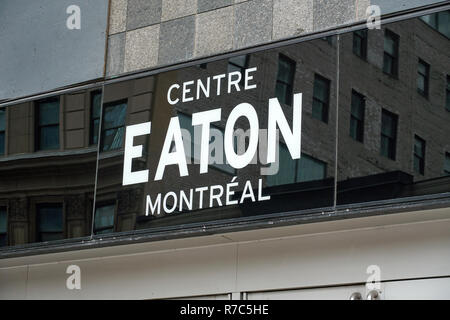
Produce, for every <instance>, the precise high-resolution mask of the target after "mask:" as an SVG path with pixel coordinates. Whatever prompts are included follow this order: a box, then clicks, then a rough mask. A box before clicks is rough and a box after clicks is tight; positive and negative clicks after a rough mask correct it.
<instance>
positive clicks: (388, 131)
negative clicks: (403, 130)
mask: <svg viewBox="0 0 450 320" xmlns="http://www.w3.org/2000/svg"><path fill="white" fill-rule="evenodd" d="M397 123H398V116H397V115H396V114H393V113H391V112H389V111H387V110H384V109H383V111H382V114H381V149H380V153H381V155H382V156H385V157H387V158H389V159H392V160H395V153H396V148H397Z"/></svg>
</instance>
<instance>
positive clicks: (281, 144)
mask: <svg viewBox="0 0 450 320" xmlns="http://www.w3.org/2000/svg"><path fill="white" fill-rule="evenodd" d="M278 146H279V150H278V161H280V156H279V155H280V149H281V147H283V148H285V149H286V150H287V152H289V149H288V147H287V145H286V144H285V143H284V142H282V141H279V145H278ZM305 157H306V158H309V159H312V160H313V161H315V162H320V163H321V164H324V165H325V168H324V178H323V179H326V178H327V174H328V163H327V162H326V161H323V160H320V159H318V158H315V157H313V156H311V155H309V154H307V153H305V152H302V153H301V155H300V159H291V160H292V161H294V181H293V182H288V183H283V184H269V183H268V181H267V180H268V177H270V175H267V176H266V184H267V186H269V187H276V186H282V185H288V184H294V183H304V182H310V181H319V180H307V181H300V179H299V171H298V170H299V166H300V161H301V159H302V158H305ZM278 165H279V168H281V163H279V164H278ZM277 174H278V172H277V173H276V174H274V175H277ZM323 179H322V180H323Z"/></svg>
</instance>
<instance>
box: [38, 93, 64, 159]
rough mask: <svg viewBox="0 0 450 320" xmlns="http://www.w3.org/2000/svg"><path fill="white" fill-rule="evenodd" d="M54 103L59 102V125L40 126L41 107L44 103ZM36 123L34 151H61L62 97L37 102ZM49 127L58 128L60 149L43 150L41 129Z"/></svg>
mask: <svg viewBox="0 0 450 320" xmlns="http://www.w3.org/2000/svg"><path fill="white" fill-rule="evenodd" d="M52 101H57V102H58V123H57V124H54V123H52V124H45V125H40V124H39V122H40V119H41V118H40V112H39V111H40V110H39V108H40V106H41V104H42V103H46V102H52ZM34 114H35V117H34V120H35V121H34V123H35V130H34V136H35V139H34V151H36V152H37V151H51V150H59V149H60V148H61V134H60V129H61V127H60V124H61V121H60V120H61V97H60V96H53V97H49V98H45V99H41V100H37V101H35V105H34ZM49 127H58V147H56V148H45V149H44V148H42V146H41V129H42V128H49Z"/></svg>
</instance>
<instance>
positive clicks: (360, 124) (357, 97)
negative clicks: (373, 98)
mask: <svg viewBox="0 0 450 320" xmlns="http://www.w3.org/2000/svg"><path fill="white" fill-rule="evenodd" d="M365 106H366V102H365V98H364V96H363V95H362V94H359V93H358V92H356V91H355V90H352V108H351V114H350V136H351V137H352V138H353V139H355V140H356V141H359V142H363V140H364V109H365Z"/></svg>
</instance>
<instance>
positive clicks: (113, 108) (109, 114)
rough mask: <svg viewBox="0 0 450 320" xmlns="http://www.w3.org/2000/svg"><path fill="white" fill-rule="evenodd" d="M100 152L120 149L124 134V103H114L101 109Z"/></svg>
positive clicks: (125, 105) (125, 107) (125, 109)
mask: <svg viewBox="0 0 450 320" xmlns="http://www.w3.org/2000/svg"><path fill="white" fill-rule="evenodd" d="M103 110H104V111H103V125H102V136H101V150H102V151H108V150H116V149H120V148H121V147H122V143H123V137H124V133H125V116H126V113H127V103H126V101H120V102H114V103H110V104H108V105H105V106H104V108H103Z"/></svg>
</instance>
